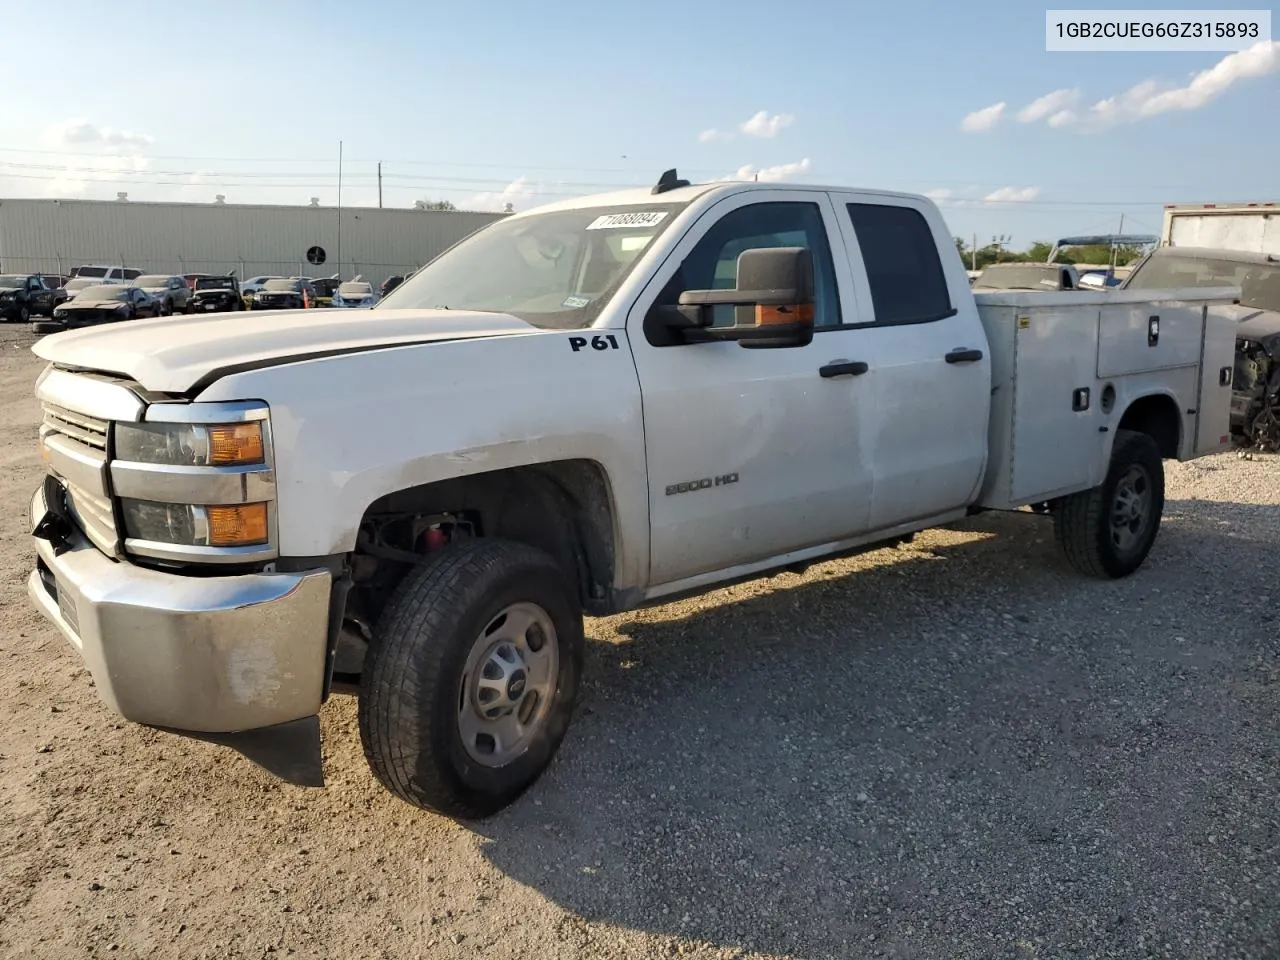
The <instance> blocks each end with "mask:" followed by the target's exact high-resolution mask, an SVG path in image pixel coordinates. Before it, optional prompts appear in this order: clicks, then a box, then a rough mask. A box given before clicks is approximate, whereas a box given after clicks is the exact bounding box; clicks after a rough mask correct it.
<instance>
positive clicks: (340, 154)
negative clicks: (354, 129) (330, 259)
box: [337, 140, 342, 280]
mask: <svg viewBox="0 0 1280 960" xmlns="http://www.w3.org/2000/svg"><path fill="white" fill-rule="evenodd" d="M337 262H338V279H339V280H341V279H342V141H341V140H339V141H338V261H337Z"/></svg>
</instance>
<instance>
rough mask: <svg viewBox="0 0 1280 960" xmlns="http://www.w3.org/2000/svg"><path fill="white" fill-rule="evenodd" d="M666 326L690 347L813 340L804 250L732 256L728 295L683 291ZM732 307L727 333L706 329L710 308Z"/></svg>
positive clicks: (809, 270)
mask: <svg viewBox="0 0 1280 960" xmlns="http://www.w3.org/2000/svg"><path fill="white" fill-rule="evenodd" d="M678 303H679V306H678V307H676V310H675V315H674V316H672V318H671V320H672V321H673V322H671V324H670V325H671V326H672V327H675V328H677V329H679V330H680V331H681V333H682V334H683V336H684V338H685V340H686V341H688V342H690V343H708V342H712V341H723V340H732V341H737V342H739V343H741V344H742V345H743V346H744V347H803V346H805V345H806V344H808V343H810V342H811V341H812V340H813V316H814V302H813V255H812V254H811V253H810V252H809V250H808V248H806V247H762V248H757V249H754V250H744V251H743V252H742V253H740V254H739V255H738V265H737V281H736V284H735V286H734V289H732V290H686V291H685V292H684V293H682V294H680V299H679V301H678ZM715 306H732V307H736V308H738V309H736V310H735V311H734V313H735V314H736V322H735V323H734V325H733V326H731V327H712V326H711V310H710V308H711V307H715Z"/></svg>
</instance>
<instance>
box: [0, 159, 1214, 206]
mask: <svg viewBox="0 0 1280 960" xmlns="http://www.w3.org/2000/svg"><path fill="white" fill-rule="evenodd" d="M0 153H8V154H33V155H40V156H59V157H83V158H86V159H90V160H101V159H104V158H108V157H111V156H120V157H129V156H139V157H143V158H145V159H146V160H188V161H211V162H214V163H300V164H315V165H317V166H325V167H329V166H330V165H331V164H332V161H331V160H328V159H325V158H322V157H214V156H193V155H189V154H186V155H183V154H167V155H166V154H142V153H136V154H103V153H87V152H85V151H82V150H32V149H26V148H22V147H0ZM0 162H3V163H10V161H0ZM346 162H347V163H348V164H360V163H367V164H370V165H371V166H376V164H377V163H379V162H381V163H383V164H384V165H385V166H387V167H391V166H408V167H424V166H425V167H440V168H459V167H461V168H475V169H492V170H513V169H520V170H528V171H543V172H555V171H559V172H572V173H623V174H635V173H637V169H636V167H634V166H633V167H568V166H543V165H535V164H525V163H518V162H511V163H485V162H478V161H471V160H467V161H461V160H459V161H451V160H436V159H433V160H421V159H395V158H391V159H387V158H386V157H383V158H381V160H380V161H379V160H375V159H361V158H358V159H354V160H347V161H346ZM682 169H683V170H684V171H685V172H687V173H690V174H708V175H716V176H718V175H720V174H721V173H722V172H723V171H722V169H721V168H710V167H683V168H682ZM201 172H202V171H198V170H192V171H184V173H187V174H190V175H195V174H197V173H201ZM317 173H318V171H311V172H310V173H299V174H250V173H247V172H246V173H243V174H236V175H237V176H246V177H248V176H263V177H270V176H282V177H283V176H314V175H316V174H317ZM362 176H373V174H364V175H362ZM399 176H401V177H411V176H418V177H421V176H429V175H424V174H417V175H413V174H400V175H399ZM832 177H833V178H834V179H844V180H857V179H859V178H857V177H850V176H847V175H841V174H833V175H832ZM435 179H445V180H457V179H460V178H456V177H449V176H445V175H440V176H439V177H436V178H435ZM495 182H496V181H495ZM504 182H509V181H504ZM1109 182H1111V181H1109ZM893 183H903V184H928V185H929V186H930V187H939V186H946V185H948V184H949V185H953V186H961V187H963V186H968V187H1003V186H1007V185H1008V181H1004V182H998V181H977V180H970V179H964V178H961V179H949V180H944V179H940V178H918V179H900V178H891V179H887V180H879V179H878V180H877V185H881V186H884V185H888V184H893ZM585 185H594V184H585ZM1111 185H1112V186H1125V187H1127V186H1128V185H1123V184H1117V183H1114V182H1111ZM605 186H608V185H607V184H606V185H605ZM1055 186H1057V187H1060V188H1062V189H1085V188H1088V187H1094V186H1096V183H1087V184H1080V183H1077V184H1067V183H1055ZM1141 186H1143V187H1146V188H1148V189H1152V190H1171V191H1172V190H1194V189H1197V188H1196V187H1194V186H1193V185H1191V184H1186V183H1182V184H1154V183H1149V182H1145V181H1144V182H1143V183H1142V184H1141ZM1162 202H1163V201H1162Z"/></svg>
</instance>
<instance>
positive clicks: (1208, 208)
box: [1160, 202, 1280, 256]
mask: <svg viewBox="0 0 1280 960" xmlns="http://www.w3.org/2000/svg"><path fill="white" fill-rule="evenodd" d="M1160 245H1161V246H1165V247H1196V248H1199V249H1206V250H1238V251H1240V252H1242V253H1269V254H1272V255H1273V256H1280V203H1271V202H1267V203H1216V204H1215V203H1170V204H1166V206H1165V208H1164V222H1163V224H1162V226H1161V233H1160Z"/></svg>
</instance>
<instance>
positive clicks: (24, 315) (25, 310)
mask: <svg viewBox="0 0 1280 960" xmlns="http://www.w3.org/2000/svg"><path fill="white" fill-rule="evenodd" d="M18 322H19V323H30V322H31V308H30V307H28V306H27V305H26V304H25V303H24V304H23V305H22V306H20V307H19V308H18Z"/></svg>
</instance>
